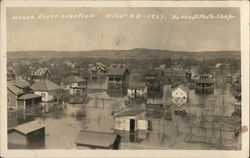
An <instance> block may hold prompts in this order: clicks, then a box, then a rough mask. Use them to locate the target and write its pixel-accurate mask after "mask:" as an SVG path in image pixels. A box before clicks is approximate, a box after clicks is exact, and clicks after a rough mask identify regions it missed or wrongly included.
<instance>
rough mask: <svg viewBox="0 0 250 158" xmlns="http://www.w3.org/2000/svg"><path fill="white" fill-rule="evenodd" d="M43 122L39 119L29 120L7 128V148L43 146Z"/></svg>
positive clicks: (37, 147)
mask: <svg viewBox="0 0 250 158" xmlns="http://www.w3.org/2000/svg"><path fill="white" fill-rule="evenodd" d="M44 146H45V124H44V123H42V122H40V121H37V120H35V121H31V122H28V123H24V124H21V125H18V126H16V127H14V128H10V129H8V148H9V149H32V148H36V149H39V148H44Z"/></svg>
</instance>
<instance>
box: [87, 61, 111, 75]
mask: <svg viewBox="0 0 250 158" xmlns="http://www.w3.org/2000/svg"><path fill="white" fill-rule="evenodd" d="M88 70H89V71H90V72H91V74H104V73H106V72H107V71H108V68H107V66H106V65H104V64H103V63H101V62H96V63H95V64H89V69H88Z"/></svg>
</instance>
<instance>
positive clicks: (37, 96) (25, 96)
mask: <svg viewBox="0 0 250 158" xmlns="http://www.w3.org/2000/svg"><path fill="white" fill-rule="evenodd" d="M41 97H42V96H40V95H36V94H33V93H28V94H24V95H21V96H20V97H18V99H19V100H28V99H33V98H41Z"/></svg>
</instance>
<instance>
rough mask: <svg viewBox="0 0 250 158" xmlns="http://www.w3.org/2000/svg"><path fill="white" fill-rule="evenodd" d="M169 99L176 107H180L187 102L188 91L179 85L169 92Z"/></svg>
mask: <svg viewBox="0 0 250 158" xmlns="http://www.w3.org/2000/svg"><path fill="white" fill-rule="evenodd" d="M171 99H172V102H173V103H174V104H176V105H177V106H182V105H183V104H185V103H186V102H187V101H188V89H187V87H185V86H184V85H182V84H181V85H179V86H177V87H176V88H174V89H172V90H171Z"/></svg>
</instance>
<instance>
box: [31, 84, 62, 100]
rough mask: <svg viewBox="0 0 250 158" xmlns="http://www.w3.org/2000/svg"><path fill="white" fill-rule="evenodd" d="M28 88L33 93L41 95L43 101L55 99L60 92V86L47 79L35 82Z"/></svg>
mask: <svg viewBox="0 0 250 158" xmlns="http://www.w3.org/2000/svg"><path fill="white" fill-rule="evenodd" d="M30 88H31V89H32V90H33V91H34V94H37V95H40V96H42V101H44V102H49V101H55V100H57V97H58V95H60V94H61V87H59V86H58V85H57V84H55V83H54V82H52V81H49V80H47V79H46V80H41V81H37V82H35V83H34V84H33V85H32V86H31V87H30Z"/></svg>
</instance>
